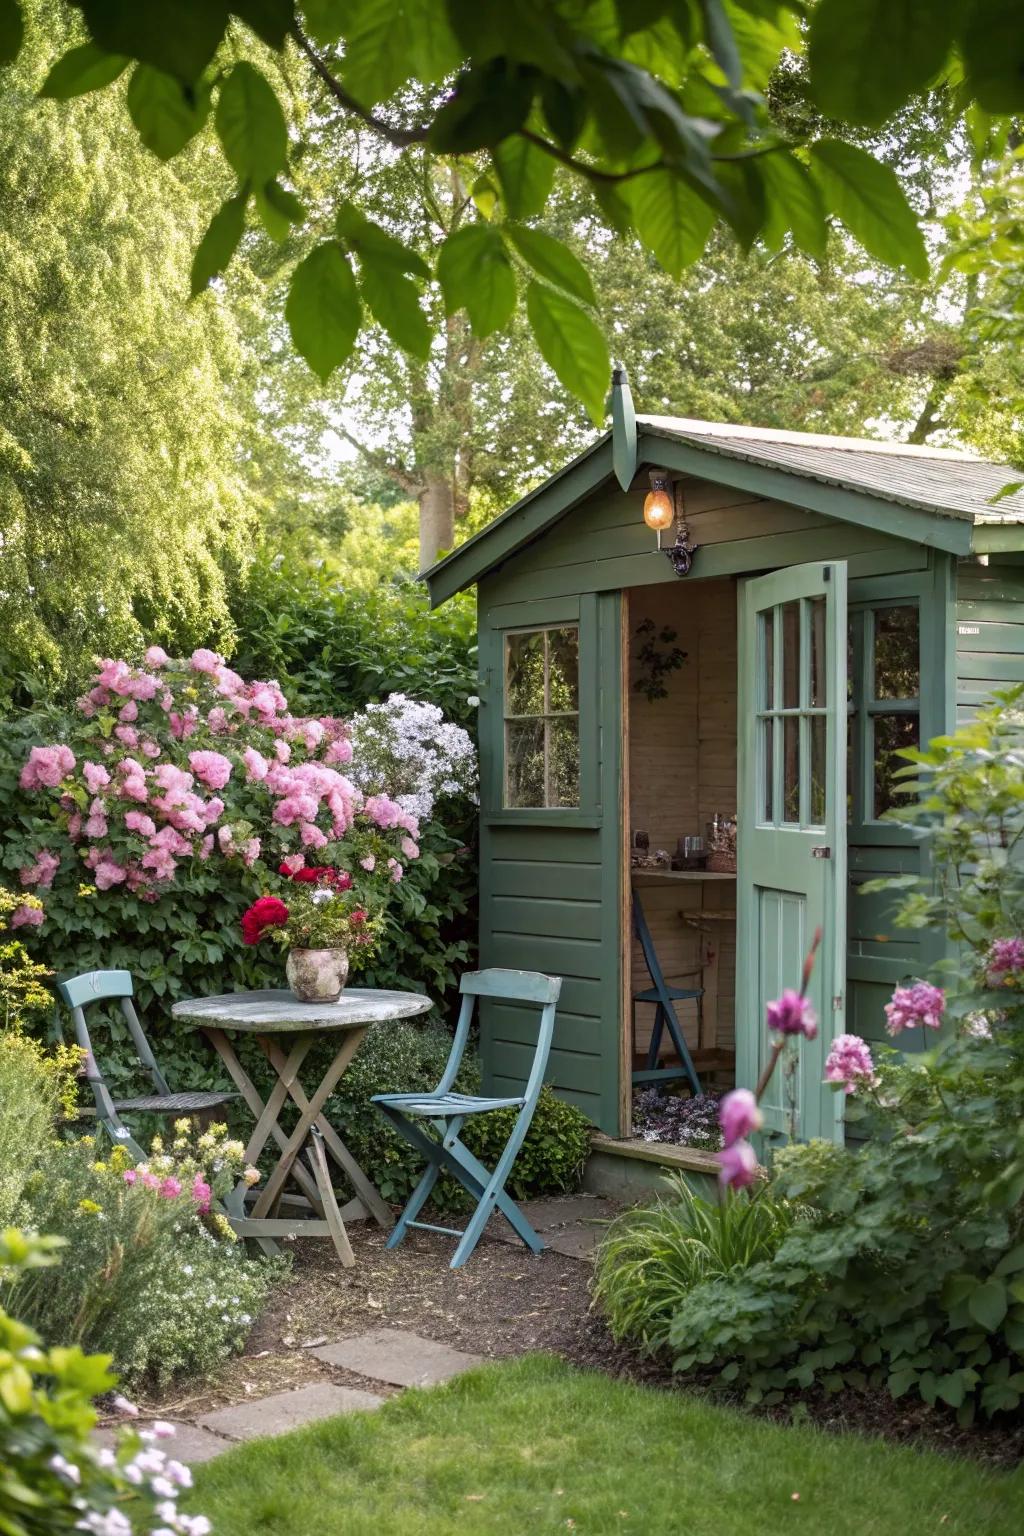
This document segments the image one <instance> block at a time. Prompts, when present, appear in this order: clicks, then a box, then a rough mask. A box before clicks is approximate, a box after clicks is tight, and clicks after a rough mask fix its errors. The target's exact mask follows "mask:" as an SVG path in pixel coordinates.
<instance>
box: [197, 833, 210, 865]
mask: <svg viewBox="0 0 1024 1536" xmlns="http://www.w3.org/2000/svg"><path fill="white" fill-rule="evenodd" d="M212 852H213V833H212V832H207V834H206V836H205V837H204V838H203V840H202V842H201V843H200V844H199V857H200V858H201V859H202V860H203V861H204V862H205V860H206V859H208V858H209V857H210V854H211V853H212Z"/></svg>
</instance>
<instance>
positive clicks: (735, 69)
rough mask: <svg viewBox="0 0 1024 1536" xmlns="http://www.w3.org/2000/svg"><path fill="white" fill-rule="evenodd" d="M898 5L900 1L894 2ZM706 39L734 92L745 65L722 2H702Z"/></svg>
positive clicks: (738, 84)
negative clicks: (741, 59)
mask: <svg viewBox="0 0 1024 1536" xmlns="http://www.w3.org/2000/svg"><path fill="white" fill-rule="evenodd" d="M893 3H894V4H898V0H893ZM700 9H701V14H702V16H703V17H704V37H705V39H706V41H707V45H708V48H709V49H710V50H711V54H712V57H713V58H714V60H715V63H716V64H717V65H718V67H719V69H720V70H721V71H722V73H723V75H724V76H725V78H726V79H727V80H728V82H729V84H730V85H731V86H732V87H733V89H734V90H738V89H739V87H740V85H741V84H742V83H743V65H742V63H741V61H740V54H739V49H738V48H737V47H736V39H735V38H734V37H733V35H732V26H731V25H730V22H729V17H728V15H727V14H726V10H725V7H724V5H723V4H722V0H700Z"/></svg>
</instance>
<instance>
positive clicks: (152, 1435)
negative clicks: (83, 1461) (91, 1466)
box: [50, 1396, 212, 1536]
mask: <svg viewBox="0 0 1024 1536" xmlns="http://www.w3.org/2000/svg"><path fill="white" fill-rule="evenodd" d="M114 1406H115V1407H116V1408H117V1410H118V1411H119V1412H120V1413H123V1414H126V1415H128V1416H129V1417H131V1418H135V1417H137V1416H138V1412H139V1410H138V1409H137V1408H136V1407H135V1405H134V1403H130V1402H129V1401H128V1399H127V1398H124V1397H120V1396H118V1397H116V1398H115V1399H114ZM174 1432H175V1431H174V1425H173V1424H168V1423H167V1422H166V1421H165V1420H162V1419H157V1420H156V1422H155V1423H154V1424H153V1426H152V1428H150V1429H140V1430H137V1431H136V1432H135V1441H136V1442H137V1444H138V1449H137V1450H135V1451H134V1453H133V1454H132V1455H131V1456H130V1457H128V1458H127V1459H125V1455H124V1448H122V1453H121V1455H120V1456H119V1455H118V1454H117V1453H116V1452H115V1451H112V1450H109V1449H108V1448H107V1447H106V1446H101V1447H99V1448H97V1449H96V1450H94V1451H92V1455H93V1457H94V1459H95V1461H96V1464H97V1465H98V1466H101V1467H105V1468H108V1469H110V1470H111V1471H113V1470H115V1469H116V1471H117V1472H118V1473H119V1474H120V1476H121V1477H123V1478H124V1480H125V1482H126V1483H128V1484H130V1485H131V1487H133V1488H137V1489H138V1490H139V1491H140V1493H144V1494H148V1495H149V1497H150V1499H151V1500H152V1501H153V1503H152V1514H151V1515H150V1516H148V1517H144V1524H145V1529H146V1530H147V1531H148V1532H149V1533H150V1536H209V1533H210V1531H211V1530H212V1526H211V1525H210V1522H209V1520H208V1519H207V1518H206V1516H205V1515H185V1514H182V1513H181V1511H180V1510H179V1509H178V1499H179V1498H180V1496H181V1494H182V1492H183V1491H184V1490H185V1489H186V1488H191V1486H192V1473H191V1472H190V1471H189V1469H188V1467H186V1466H185V1465H184V1463H183V1462H180V1461H175V1460H174V1458H173V1457H171V1456H169V1455H168V1454H167V1452H166V1451H163V1450H161V1449H160V1448H159V1447H158V1446H157V1444H156V1441H158V1440H169V1439H171V1438H172V1437H173V1435H174ZM50 1468H51V1470H52V1471H53V1472H55V1473H56V1474H57V1476H58V1477H60V1478H62V1479H63V1480H64V1481H65V1482H66V1483H69V1484H71V1486H72V1487H78V1486H79V1485H80V1484H81V1481H82V1469H81V1467H79V1466H78V1465H77V1464H76V1463H75V1462H73V1461H68V1460H67V1458H66V1457H64V1456H54V1457H52V1458H51V1460H50ZM72 1503H74V1504H76V1505H77V1506H78V1508H79V1509H80V1510H81V1511H82V1514H81V1518H80V1519H79V1520H77V1521H76V1522H75V1529H76V1530H78V1531H88V1532H90V1533H91V1536H134V1533H136V1532H137V1531H140V1530H141V1529H142V1527H141V1526H138V1525H135V1524H133V1522H132V1521H131V1520H130V1519H129V1518H128V1516H127V1515H126V1514H125V1513H124V1511H123V1510H122V1509H118V1508H117V1507H116V1506H115V1507H113V1508H110V1509H104V1510H98V1509H89V1508H88V1505H87V1503H86V1500H85V1499H84V1498H82V1499H79V1498H77V1497H76V1498H74V1499H73V1500H72ZM154 1519H155V1521H156V1522H158V1523H154Z"/></svg>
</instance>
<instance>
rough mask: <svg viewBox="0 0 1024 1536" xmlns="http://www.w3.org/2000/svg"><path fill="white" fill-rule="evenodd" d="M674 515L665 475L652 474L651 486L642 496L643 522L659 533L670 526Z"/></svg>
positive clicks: (669, 489)
mask: <svg viewBox="0 0 1024 1536" xmlns="http://www.w3.org/2000/svg"><path fill="white" fill-rule="evenodd" d="M674 517H675V506H674V504H673V501H672V490H671V487H670V485H669V481H668V476H667V475H652V476H651V488H650V490H649V491H648V492H647V495H646V496H645V497H644V522H645V523H646V524H647V526H648V528H653V529H654V530H655V532H656V533H661V532H663V531H664V529H666V528H671V526H672V520H673V518H674Z"/></svg>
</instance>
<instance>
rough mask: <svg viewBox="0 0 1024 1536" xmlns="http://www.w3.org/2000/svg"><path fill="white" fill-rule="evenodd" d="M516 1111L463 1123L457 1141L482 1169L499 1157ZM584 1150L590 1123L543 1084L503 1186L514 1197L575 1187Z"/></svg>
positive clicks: (501, 1111) (587, 1146)
mask: <svg viewBox="0 0 1024 1536" xmlns="http://www.w3.org/2000/svg"><path fill="white" fill-rule="evenodd" d="M518 1113H519V1111H518V1110H517V1109H496V1110H494V1111H493V1113H492V1114H489V1115H478V1116H474V1117H473V1118H472V1119H471V1120H469V1121H467V1122H466V1126H465V1129H464V1131H463V1135H462V1139H463V1141H464V1142H465V1143H466V1146H467V1147H468V1148H469V1150H470V1151H471V1152H473V1153H475V1155H476V1156H477V1157H478V1158H479V1159H480V1161H481V1162H483V1163H485V1164H486V1165H487V1167H488V1168H493V1167H494V1165H495V1163H496V1162H497V1161H498V1158H499V1157H500V1156H501V1153H502V1150H503V1148H504V1146H505V1143H506V1142H507V1141H508V1138H509V1136H510V1135H511V1134H512V1127H513V1125H514V1124H515V1120H516V1116H517V1115H518ZM589 1151H590V1122H589V1121H588V1119H587V1117H586V1115H585V1114H584V1113H583V1111H582V1110H581V1109H577V1108H576V1106H575V1105H574V1104H567V1103H566V1102H565V1100H564V1099H559V1098H556V1096H555V1094H554V1093H553V1091H552V1090H551V1089H550V1088H549V1087H548V1086H547V1084H545V1086H544V1087H543V1088H542V1089H541V1091H540V1097H539V1098H538V1100H537V1109H536V1112H535V1113H534V1116H533V1119H532V1121H531V1122H530V1129H529V1131H528V1132H527V1134H526V1140H525V1141H524V1142H523V1145H522V1146H521V1147H520V1149H519V1155H518V1156H517V1158H516V1160H515V1162H514V1163H513V1165H512V1172H511V1173H510V1174H509V1177H508V1180H507V1186H506V1187H507V1188H508V1190H509V1192H510V1194H511V1195H512V1196H513V1198H514V1199H516V1200H529V1199H533V1198H536V1197H537V1196H539V1195H560V1194H564V1193H565V1192H566V1191H568V1190H572V1189H576V1188H577V1187H578V1185H579V1181H580V1178H581V1176H582V1174H583V1165H584V1163H585V1162H586V1160H587V1153H588V1152H589Z"/></svg>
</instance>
